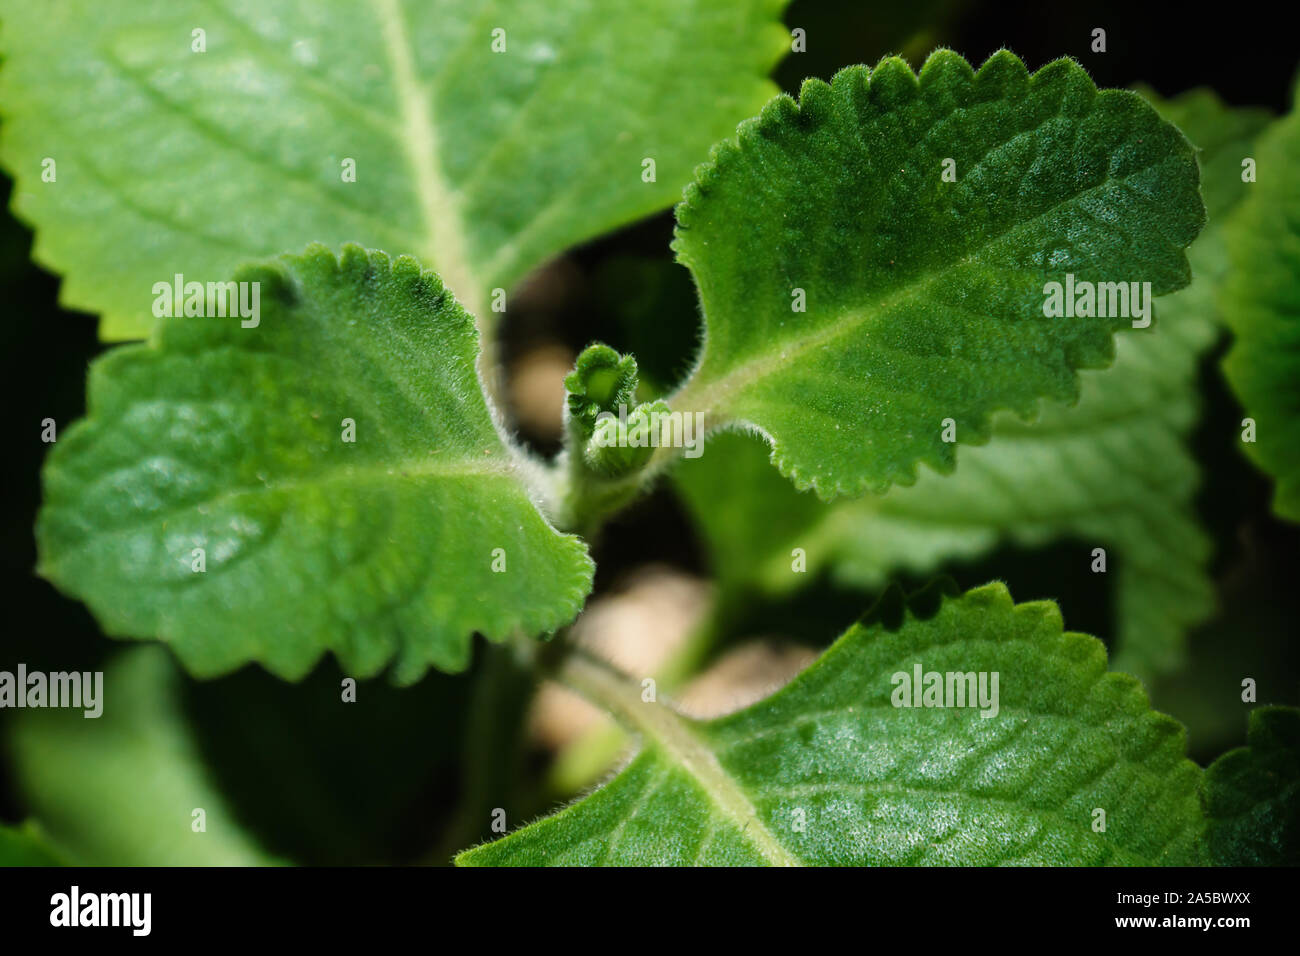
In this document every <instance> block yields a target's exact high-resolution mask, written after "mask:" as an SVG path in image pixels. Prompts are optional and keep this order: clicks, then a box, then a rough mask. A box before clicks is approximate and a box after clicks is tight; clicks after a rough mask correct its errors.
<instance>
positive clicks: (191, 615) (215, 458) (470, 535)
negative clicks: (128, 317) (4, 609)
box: [37, 245, 593, 683]
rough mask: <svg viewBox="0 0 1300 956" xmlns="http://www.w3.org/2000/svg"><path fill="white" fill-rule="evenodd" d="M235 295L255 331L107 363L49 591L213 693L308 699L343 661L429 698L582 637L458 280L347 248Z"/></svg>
mask: <svg viewBox="0 0 1300 956" xmlns="http://www.w3.org/2000/svg"><path fill="white" fill-rule="evenodd" d="M237 279H238V281H246V282H260V283H261V285H260V289H261V302H262V308H261V317H260V324H258V326H257V327H256V328H244V327H243V323H242V322H241V321H240V320H238V319H201V318H178V319H168V320H165V321H164V322H163V323H162V324H161V325H160V327H159V332H158V336H157V341H156V342H155V343H153V344H150V345H147V346H146V345H138V346H128V347H125V348H121V349H117V350H114V351H112V352H110V353H109V354H108V355H106V356H105V357H103V358H101V359H99V360H98V361H97V362H96V363H95V364H94V366H93V367H92V369H91V374H90V387H89V392H90V394H89V413H88V417H87V419H86V420H85V421H84V422H81V423H79V424H77V425H76V426H74V427H73V428H71V429H69V430H68V432H67V433H66V434H65V435H63V436H61V437H60V439H59V442H58V444H57V445H56V446H55V448H54V450H53V452H52V453H51V455H50V457H49V460H48V463H47V465H46V469H45V505H44V507H43V509H42V511H41V513H40V517H39V520H38V524H37V542H38V546H39V550H40V571H41V573H42V574H43V575H44V576H46V577H48V578H49V579H50V580H52V581H53V582H54V583H56V584H57V585H58V586H59V587H60V588H61V589H63V590H64V591H66V592H68V593H69V594H72V595H74V596H76V597H78V598H80V599H82V600H84V601H85V602H86V603H87V604H88V605H90V607H91V609H92V610H93V611H94V612H95V615H96V617H97V618H98V619H99V621H100V624H101V625H102V626H103V628H104V629H105V631H106V632H108V633H109V634H111V635H114V636H135V637H142V636H154V637H157V638H159V639H161V640H164V641H166V642H167V643H169V644H170V645H171V646H172V647H173V648H174V649H175V651H176V653H177V654H178V655H179V656H180V658H181V660H182V661H183V662H184V663H185V665H186V667H187V668H188V669H189V670H190V671H191V672H192V673H195V674H198V675H213V674H217V673H221V672H225V671H229V670H232V669H234V668H235V667H237V666H239V665H240V664H243V663H245V662H248V661H259V662H261V663H262V664H263V665H264V666H265V667H266V668H267V669H268V670H270V671H272V672H273V673H275V674H278V675H280V676H282V677H287V678H290V679H295V678H298V677H301V676H302V675H303V674H305V673H306V672H307V671H308V670H310V669H311V667H312V665H313V664H314V663H315V661H316V660H317V659H318V658H319V657H320V656H321V654H322V653H323V652H325V651H326V650H330V651H333V652H334V653H335V654H336V655H337V656H338V658H339V660H340V662H341V663H342V665H343V667H344V669H345V670H346V671H347V672H348V673H350V674H352V675H353V676H356V677H365V676H368V675H371V674H374V673H376V672H377V671H378V670H380V669H381V668H382V667H383V666H384V665H385V664H386V663H387V662H388V661H389V660H390V659H391V658H393V657H394V656H396V657H397V664H396V671H395V675H394V676H395V679H397V680H398V681H399V682H401V683H409V682H412V681H414V680H416V679H417V678H418V677H419V676H420V675H421V674H422V673H423V672H424V671H425V669H426V667H427V666H428V665H430V664H432V665H434V666H436V667H438V668H440V669H442V670H447V671H458V670H462V669H463V668H464V667H465V665H466V663H467V661H468V659H469V650H470V638H471V636H472V634H473V633H474V632H476V631H477V632H480V633H482V634H484V635H485V636H487V637H489V638H490V639H493V640H501V639H503V638H505V637H506V636H508V635H510V634H513V633H515V632H516V631H521V630H522V631H526V632H529V633H532V634H537V633H541V632H547V631H551V630H553V629H555V628H557V627H559V626H561V625H563V624H565V623H567V622H568V621H569V620H571V619H572V618H573V616H574V615H575V614H576V613H577V611H578V609H579V608H580V607H581V605H582V601H583V598H584V597H585V595H586V593H587V592H588V591H589V590H590V588H591V580H592V572H593V568H592V563H591V560H590V559H589V558H588V557H587V554H586V549H585V546H584V545H583V544H582V542H581V541H579V540H578V539H577V538H574V537H572V536H569V535H561V534H559V533H558V532H557V531H556V530H555V529H554V528H553V527H552V526H551V525H550V524H549V523H548V522H547V520H546V519H545V518H544V517H543V516H542V515H541V514H540V513H539V512H538V510H537V508H536V507H535V505H534V503H533V500H532V499H531V497H530V496H531V493H532V492H531V490H530V488H529V486H528V485H527V484H526V483H525V477H526V476H527V475H528V474H530V470H531V469H532V466H531V465H530V464H529V463H528V462H527V461H525V460H524V459H522V458H521V457H520V456H519V455H518V454H517V453H516V452H514V451H513V450H512V449H511V448H510V447H509V446H508V445H507V443H506V442H505V441H503V439H502V437H501V435H500V434H499V433H498V431H497V428H496V427H495V424H494V421H493V418H492V416H491V413H490V412H489V409H488V407H487V405H486V403H485V401H484V398H483V393H482V390H481V388H480V386H479V380H478V377H477V376H476V374H475V355H476V351H477V349H476V333H475V330H474V323H473V320H472V319H471V318H470V317H469V316H468V315H467V314H466V313H465V312H464V311H463V310H462V309H461V308H460V307H459V306H458V305H457V304H456V303H455V301H454V300H453V299H452V298H451V296H450V295H448V294H447V293H446V292H445V291H444V289H443V288H442V285H441V283H440V282H439V281H438V279H437V277H436V276H434V275H432V274H431V273H428V272H421V271H420V268H419V266H418V265H417V264H416V263H415V261H414V260H412V259H410V258H407V257H401V258H398V259H396V260H393V261H391V262H390V260H389V259H388V257H387V256H386V255H384V254H383V253H378V252H376V253H366V252H365V251H364V250H362V249H361V248H359V247H357V246H352V245H349V246H346V247H345V248H344V250H343V254H342V258H341V259H338V258H335V256H334V254H333V253H331V252H330V251H329V250H328V249H325V248H324V247H320V246H315V247H312V248H311V249H309V250H308V251H307V253H306V254H305V255H302V256H285V257H283V258H282V259H281V260H279V262H277V263H271V264H268V265H265V266H257V267H249V268H246V269H245V270H243V271H241V272H240V273H239V274H238V276H237ZM349 437H352V438H354V439H355V440H354V441H348V440H347V439H348V438H349ZM195 549H203V551H204V556H205V568H206V569H205V570H203V571H201V572H198V571H196V570H195V569H196V567H198V565H197V564H196V560H197V555H196V552H195ZM498 549H499V550H498ZM494 567H495V570H494Z"/></svg>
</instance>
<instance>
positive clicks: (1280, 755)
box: [1205, 707, 1300, 866]
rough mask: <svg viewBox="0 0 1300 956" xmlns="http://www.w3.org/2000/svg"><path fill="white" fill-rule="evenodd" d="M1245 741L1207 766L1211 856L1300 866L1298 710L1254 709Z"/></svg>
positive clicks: (1224, 861)
mask: <svg viewBox="0 0 1300 956" xmlns="http://www.w3.org/2000/svg"><path fill="white" fill-rule="evenodd" d="M1247 741H1248V742H1247V745H1246V746H1245V747H1241V748H1239V749H1237V750H1232V751H1229V752H1228V753H1226V754H1224V755H1223V756H1222V757H1220V758H1219V759H1218V760H1216V761H1214V763H1212V764H1210V766H1209V767H1208V768H1207V769H1206V771H1205V812H1206V816H1207V817H1208V818H1209V823H1208V826H1207V829H1206V834H1205V847H1206V856H1207V860H1208V862H1211V863H1214V864H1218V865H1222V866H1297V865H1300V710H1296V709H1295V708H1294V707H1258V708H1256V709H1255V710H1252V711H1251V712H1250V730H1249V734H1248V737H1247Z"/></svg>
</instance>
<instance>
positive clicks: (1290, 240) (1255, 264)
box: [1222, 86, 1300, 521]
mask: <svg viewBox="0 0 1300 956" xmlns="http://www.w3.org/2000/svg"><path fill="white" fill-rule="evenodd" d="M1297 98H1300V86H1298V87H1297ZM1243 158H1245V157H1239V158H1238V175H1241V166H1240V162H1241V159H1243ZM1252 158H1254V159H1255V160H1256V170H1257V176H1258V181H1257V182H1255V183H1252V184H1249V185H1248V186H1247V187H1246V189H1247V191H1248V193H1249V195H1250V198H1249V199H1248V200H1247V201H1246V202H1245V203H1244V204H1243V205H1242V208H1241V210H1240V212H1239V213H1238V214H1237V216H1236V217H1234V219H1233V221H1232V223H1231V224H1230V226H1229V229H1228V235H1227V240H1228V247H1229V252H1230V255H1231V259H1232V272H1231V276H1230V278H1229V280H1228V282H1227V283H1226V284H1225V286H1224V289H1223V296H1222V307H1223V313H1224V318H1225V319H1226V320H1227V323H1228V325H1229V327H1230V328H1231V329H1232V331H1233V333H1234V334H1235V335H1236V342H1235V344H1234V345H1233V347H1232V350H1231V351H1230V352H1229V353H1228V355H1227V357H1226V358H1225V359H1224V360H1223V370H1224V373H1225V374H1226V375H1227V377H1228V381H1229V382H1230V383H1231V385H1232V387H1233V389H1234V390H1235V391H1236V393H1237V397H1238V398H1240V399H1241V402H1242V404H1243V405H1244V406H1245V409H1246V415H1247V416H1248V417H1249V418H1252V419H1254V422H1255V441H1253V442H1244V443H1243V447H1244V449H1245V451H1246V454H1247V455H1249V456H1250V458H1251V459H1252V460H1253V461H1254V462H1255V463H1256V464H1257V465H1259V467H1260V468H1262V469H1263V470H1264V471H1266V472H1267V473H1268V474H1270V475H1272V476H1273V477H1274V478H1275V479H1277V488H1276V493H1275V497H1274V499H1273V510H1274V511H1276V512H1277V513H1278V514H1279V515H1281V516H1282V517H1284V518H1290V519H1292V520H1294V521H1300V109H1294V108H1293V109H1292V112H1291V113H1290V114H1288V115H1287V116H1286V117H1284V118H1283V119H1281V120H1279V121H1278V122H1277V123H1276V124H1275V125H1274V126H1273V127H1272V128H1271V129H1270V130H1269V131H1268V132H1267V133H1266V134H1265V135H1264V136H1263V137H1261V139H1260V142H1259V148H1258V150H1257V152H1256V155H1255V156H1254V157H1252ZM1244 424H1245V423H1243V425H1244Z"/></svg>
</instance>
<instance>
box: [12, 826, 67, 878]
mask: <svg viewBox="0 0 1300 956" xmlns="http://www.w3.org/2000/svg"><path fill="white" fill-rule="evenodd" d="M0 866H5V867H9V866H63V860H62V859H60V858H59V856H58V854H57V853H55V852H54V850H53V849H51V848H50V846H49V843H48V841H47V840H46V838H45V834H44V833H42V832H41V830H40V828H39V827H38V826H37V825H36V824H35V823H33V822H32V821H30V820H29V821H28V822H27V823H25V824H23V826H21V827H10V826H5V825H4V824H0Z"/></svg>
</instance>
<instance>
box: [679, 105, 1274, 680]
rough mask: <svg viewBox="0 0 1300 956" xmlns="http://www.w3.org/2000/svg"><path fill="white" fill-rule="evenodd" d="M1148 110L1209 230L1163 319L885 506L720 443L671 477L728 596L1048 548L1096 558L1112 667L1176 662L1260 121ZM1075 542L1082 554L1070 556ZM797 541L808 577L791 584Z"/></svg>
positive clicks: (1238, 115)
mask: <svg viewBox="0 0 1300 956" xmlns="http://www.w3.org/2000/svg"><path fill="white" fill-rule="evenodd" d="M1147 95H1148V96H1149V98H1152V99H1153V102H1154V105H1155V106H1156V107H1157V109H1159V111H1160V113H1161V115H1162V116H1164V117H1165V118H1166V119H1168V120H1170V121H1171V122H1174V123H1176V124H1177V125H1178V126H1179V127H1180V128H1181V129H1182V130H1183V132H1184V133H1186V134H1187V136H1188V138H1189V139H1190V140H1191V141H1192V143H1193V144H1194V145H1196V146H1197V148H1198V150H1199V153H1198V158H1199V160H1200V164H1201V183H1202V189H1203V193H1204V196H1205V202H1206V205H1207V208H1208V211H1209V214H1210V218H1209V222H1208V225H1207V226H1206V228H1205V230H1204V231H1203V232H1202V233H1201V235H1200V236H1199V237H1198V238H1197V239H1196V241H1195V242H1194V243H1193V244H1192V246H1191V248H1190V249H1189V250H1188V259H1189V260H1190V261H1191V263H1192V267H1193V272H1194V276H1195V277H1194V279H1193V281H1192V283H1191V284H1190V285H1189V286H1188V287H1187V288H1186V289H1183V290H1181V291H1179V292H1176V293H1174V294H1173V295H1171V296H1169V297H1168V298H1166V299H1164V300H1163V301H1162V302H1161V308H1160V316H1161V321H1160V323H1159V324H1158V325H1156V326H1155V327H1153V328H1151V329H1146V330H1142V331H1140V332H1136V333H1135V334H1133V335H1126V336H1121V337H1120V338H1119V339H1118V340H1117V341H1116V358H1115V363H1114V365H1113V366H1112V367H1111V368H1110V369H1108V370H1105V371H1086V372H1084V373H1083V374H1082V375H1081V376H1080V390H1079V400H1078V404H1077V405H1076V406H1075V407H1072V408H1071V407H1068V406H1066V405H1063V404H1058V403H1050V404H1045V405H1044V406H1043V408H1042V410H1041V413H1040V416H1039V418H1038V420H1037V421H1035V422H1034V423H1032V424H1025V423H1023V422H1022V421H1020V420H1019V419H1017V418H1016V417H1015V416H1014V415H1012V414H1009V413H1001V414H998V415H996V416H995V417H994V419H993V424H992V440H991V441H990V442H989V444H988V445H986V446H983V447H977V448H969V449H966V450H965V451H963V453H962V462H961V466H960V467H959V468H957V469H956V471H955V472H954V473H953V474H952V475H949V476H942V475H939V474H936V473H933V472H923V473H921V474H920V475H919V476H918V479H917V482H916V485H915V486H914V487H911V488H895V489H892V490H891V491H890V492H889V493H888V494H886V495H884V496H868V497H864V498H861V499H857V500H853V501H845V502H837V503H834V504H831V505H827V504H823V503H821V502H819V501H818V500H817V499H816V498H815V497H814V496H812V495H809V494H799V493H797V492H796V491H794V489H792V488H791V487H790V484H789V482H786V481H785V480H783V479H782V478H780V476H779V475H777V474H776V473H775V472H774V471H773V470H772V469H771V468H770V467H769V466H768V465H767V463H766V460H765V459H766V457H767V456H766V454H765V453H764V449H762V448H761V447H760V446H759V445H758V444H757V443H756V442H754V441H753V440H749V439H745V438H742V437H741V436H720V437H718V438H716V439H715V440H714V441H713V443H712V444H711V445H710V446H709V449H708V453H707V454H705V455H704V456H702V457H701V458H700V459H698V460H697V461H687V462H683V463H682V464H681V466H679V468H678V470H677V472H676V474H675V478H676V480H677V484H678V487H679V489H680V490H681V491H682V492H683V495H684V497H685V500H686V502H687V504H688V506H689V508H690V511H691V514H692V516H693V517H694V518H695V521H696V524H697V525H698V526H699V527H700V528H701V529H702V530H703V532H704V536H705V539H706V541H707V543H708V546H709V549H710V551H711V552H712V555H713V561H712V564H713V567H714V570H715V573H716V574H718V575H719V579H720V584H721V586H722V591H723V595H722V597H723V600H724V601H733V602H734V601H737V600H742V599H743V596H744V595H746V594H752V593H753V592H754V591H756V590H757V591H762V592H766V593H768V594H781V593H783V592H786V591H789V590H790V589H793V588H795V587H798V586H800V585H802V584H804V583H806V582H808V581H809V580H810V578H814V577H815V576H816V572H817V571H818V570H819V569H822V568H826V569H828V570H829V572H830V574H831V575H832V576H833V578H834V579H835V580H836V581H837V582H838V583H840V584H848V585H853V586H859V587H863V588H869V589H876V588H879V587H880V586H881V585H883V584H884V583H885V581H887V580H888V578H889V577H890V575H891V574H894V573H896V572H898V571H899V570H907V571H911V572H917V573H929V572H931V571H933V570H934V569H935V568H936V567H938V566H939V565H940V564H941V563H943V562H945V561H949V560H955V559H968V558H973V557H976V556H979V555H981V554H984V553H986V552H988V551H989V550H991V549H992V548H993V547H995V546H996V545H997V544H999V543H1001V542H1004V541H1012V542H1016V543H1018V544H1021V545H1023V546H1026V547H1035V546H1039V545H1042V544H1044V543H1046V542H1047V541H1050V540H1054V539H1059V538H1072V539H1074V540H1075V541H1077V542H1079V544H1080V551H1079V559H1078V560H1079V565H1078V566H1079V569H1080V573H1081V574H1082V573H1087V572H1088V569H1089V567H1090V565H1091V562H1092V558H1091V549H1092V548H1093V547H1103V548H1105V549H1106V551H1107V559H1108V565H1107V573H1108V574H1111V575H1113V581H1114V588H1115V606H1116V625H1115V636H1116V638H1117V656H1116V660H1115V667H1116V668H1117V669H1120V670H1124V671H1128V672H1131V673H1136V674H1138V675H1140V676H1145V675H1148V674H1151V673H1155V672H1160V671H1167V670H1170V669H1172V668H1173V667H1175V666H1177V665H1178V663H1179V662H1180V660H1181V659H1182V653H1183V644H1184V640H1185V636H1186V633H1187V631H1188V629H1189V628H1190V627H1192V626H1193V625H1195V624H1197V623H1199V622H1200V621H1201V620H1203V619H1204V618H1205V617H1206V615H1207V614H1208V613H1209V612H1210V610H1211V608H1212V605H1213V587H1212V584H1211V582H1210V580H1209V578H1208V576H1207V573H1206V569H1205V564H1206V561H1207V558H1208V556H1209V550H1210V544H1209V541H1208V539H1207V538H1206V536H1205V534H1204V533H1203V532H1202V530H1201V529H1200V527H1199V523H1198V520H1197V516H1196V512H1195V508H1194V502H1193V497H1194V494H1195V492H1196V490H1197V487H1198V485H1199V474H1198V468H1197V466H1196V462H1195V461H1194V460H1193V458H1192V456H1191V454H1190V453H1189V450H1188V448H1187V437H1188V433H1189V431H1190V429H1191V428H1192V426H1193V425H1194V424H1195V422H1196V421H1197V417H1198V410H1199V390H1198V387H1197V365H1198V361H1199V358H1200V356H1201V355H1202V354H1203V353H1204V351H1205V349H1206V348H1207V347H1208V346H1209V345H1210V344H1211V343H1212V342H1213V341H1214V339H1215V336H1216V334H1217V323H1216V319H1217V309H1216V308H1215V305H1214V294H1215V291H1216V289H1217V287H1218V284H1219V283H1220V282H1221V280H1222V278H1223V275H1224V274H1225V273H1226V271H1227V258H1226V253H1225V252H1224V243H1223V224H1224V222H1225V220H1226V217H1227V216H1228V214H1229V213H1230V212H1231V211H1232V209H1234V208H1235V207H1236V205H1237V203H1238V202H1239V201H1240V200H1241V198H1242V197H1243V196H1244V194H1245V187H1244V185H1243V184H1242V182H1241V177H1240V157H1241V156H1242V155H1243V154H1244V153H1245V152H1249V151H1250V149H1251V148H1252V147H1251V143H1252V142H1253V138H1254V137H1255V136H1256V135H1257V134H1258V132H1259V131H1260V130H1261V129H1262V128H1263V127H1264V126H1265V125H1266V123H1267V122H1268V114H1267V113H1266V112H1265V111H1263V110H1247V109H1230V108H1228V107H1226V106H1224V105H1223V103H1222V102H1220V101H1219V100H1218V98H1217V97H1215V96H1214V95H1213V94H1212V93H1209V92H1208V91H1193V92H1192V93H1189V94H1186V95H1184V96H1181V97H1178V98H1177V99H1175V100H1171V101H1161V100H1157V99H1155V98H1154V97H1151V95H1150V94H1147ZM1084 545H1086V547H1084ZM795 548H802V549H803V552H804V563H805V568H806V572H807V573H796V572H795V571H794V569H793V566H792V560H793V554H792V553H793V550H794V549H795Z"/></svg>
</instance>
